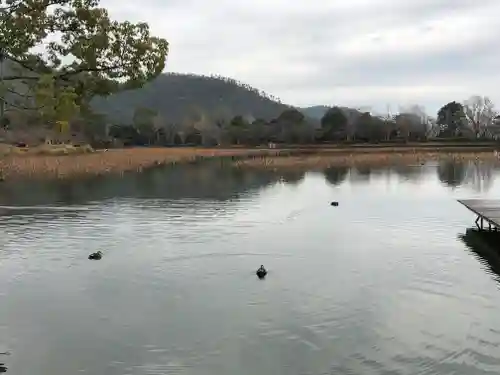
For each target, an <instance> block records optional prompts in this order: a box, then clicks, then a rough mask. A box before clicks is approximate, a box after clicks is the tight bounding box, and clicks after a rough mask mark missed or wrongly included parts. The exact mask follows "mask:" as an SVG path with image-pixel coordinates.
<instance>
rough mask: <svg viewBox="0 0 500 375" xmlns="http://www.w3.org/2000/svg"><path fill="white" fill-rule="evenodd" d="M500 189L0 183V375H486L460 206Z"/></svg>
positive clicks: (494, 327)
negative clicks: (262, 274) (95, 256)
mask: <svg viewBox="0 0 500 375" xmlns="http://www.w3.org/2000/svg"><path fill="white" fill-rule="evenodd" d="M499 175H500V170H496V169H495V168H493V167H492V166H488V165H482V164H474V163H468V164H454V163H450V162H448V163H441V164H437V163H434V164H426V165H418V166H408V167H401V166H399V167H392V168H386V169H380V168H379V169H370V168H362V169H355V168H353V169H346V168H331V169H329V170H327V171H324V172H321V171H320V172H306V173H303V172H300V171H292V172H286V173H281V172H279V171H257V170H252V171H251V170H247V171H242V170H235V169H230V168H221V167H220V166H217V165H215V164H211V163H210V164H209V163H207V164H202V165H199V166H184V167H175V168H174V167H172V168H167V169H156V170H151V171H148V172H145V173H143V174H141V175H128V176H125V177H123V178H116V177H106V178H101V179H99V180H94V181H89V182H85V183H84V182H81V183H78V184H77V183H45V184H43V183H35V182H33V183H30V184H26V183H25V184H19V185H10V184H9V185H7V184H4V185H2V187H1V189H0V204H2V206H1V207H0V214H1V215H0V353H1V352H7V354H0V363H3V365H0V372H2V371H6V373H7V374H21V375H23V374H37V375H72V374H80V373H82V374H92V375H104V374H106V375H126V374H134V375H136V374H137V375H146V374H148V375H149V374H192V375H212V374H213V375H226V374H227V375H235V374H238V375H246V374H248V375H255V374H260V375H279V374H283V375H296V374H297V375H299V374H300V375H304V374H314V375H316V374H391V375H396V374H455V375H457V374H464V375H465V374H467V375H473V374H498V373H499V372H500V350H499V347H500V314H499V311H500V288H499V281H498V280H499V279H500V276H499V274H498V273H497V272H499V271H498V270H499V269H500V268H499V264H500V260H499V259H500V257H499V258H496V256H495V254H491V253H488V252H487V251H486V252H484V251H483V250H484V249H483V250H481V248H480V247H477V246H476V245H475V244H476V242H475V241H471V240H470V238H469V239H468V237H467V236H468V235H465V234H466V231H467V229H468V228H471V227H472V226H473V224H474V219H475V217H474V215H473V214H471V213H470V212H468V211H467V209H465V208H464V207H463V206H461V205H460V204H459V203H457V202H456V199H458V198H476V197H490V198H495V197H496V198H500V182H499V181H500V180H499V179H496V177H497V176H499ZM331 201H338V202H339V206H338V207H332V206H330V202H331ZM464 235H465V236H464ZM98 250H101V251H103V253H104V256H103V258H102V260H100V261H90V260H88V259H87V256H88V255H89V254H90V253H93V252H95V251H98ZM488 254H489V255H488ZM261 264H264V265H265V266H266V268H267V269H268V270H269V274H268V276H267V277H266V279H265V280H258V279H257V277H256V276H255V270H256V269H257V268H258V267H259V266H260V265H261ZM2 366H3V367H2ZM2 368H3V370H2Z"/></svg>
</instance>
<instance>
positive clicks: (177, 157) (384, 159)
mask: <svg viewBox="0 0 500 375" xmlns="http://www.w3.org/2000/svg"><path fill="white" fill-rule="evenodd" d="M47 147H48V146H46V148H45V149H38V150H15V149H11V150H10V151H9V152H6V153H4V154H3V156H2V157H1V158H0V177H1V178H2V179H3V180H7V179H13V178H17V177H19V178H25V177H27V178H42V179H46V178H58V179H65V178H73V177H82V176H92V175H102V174H108V173H115V174H122V173H125V172H131V171H141V170H143V169H145V168H150V167H154V166H159V165H168V164H178V163H192V162H199V161H202V160H207V159H213V158H219V159H221V160H229V163H230V164H231V165H233V166H236V167H272V168H298V167H302V168H326V167H328V166H332V165H352V164H356V163H358V164H359V163H370V164H374V163H375V164H380V163H387V164H391V163H393V164H394V163H419V162H423V161H426V160H436V159H442V158H448V159H450V158H452V159H464V158H466V159H471V160H472V159H474V160H492V161H495V160H498V159H497V158H496V156H495V155H494V153H493V149H494V146H492V145H484V144H476V145H475V146H474V147H473V146H471V145H467V146H464V145H454V146H449V145H448V146H447V147H446V148H441V147H435V148H434V149H432V148H431V149H429V145H428V144H426V145H425V147H419V146H418V145H416V144H412V145H411V146H410V145H408V146H397V147H396V146H389V147H372V146H367V147H360V146H359V145H355V146H351V147H324V148H317V147H314V148H307V147H304V148H287V149H259V148H241V147H235V148H227V149H224V148H186V147H182V148H153V147H148V148H146V147H144V148H129V149H111V150H99V151H95V152H94V151H93V150H90V149H86V150H85V149H83V148H75V150H72V151H68V150H69V149H67V150H66V151H64V150H62V151H61V147H63V146H55V148H54V146H51V147H52V148H51V147H48V148H47ZM65 147H70V148H71V147H72V146H65Z"/></svg>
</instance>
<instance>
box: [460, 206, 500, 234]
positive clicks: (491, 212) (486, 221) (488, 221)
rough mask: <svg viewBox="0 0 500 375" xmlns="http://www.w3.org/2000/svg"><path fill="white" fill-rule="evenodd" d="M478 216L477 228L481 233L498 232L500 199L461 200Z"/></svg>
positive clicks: (499, 226) (499, 225)
mask: <svg viewBox="0 0 500 375" xmlns="http://www.w3.org/2000/svg"><path fill="white" fill-rule="evenodd" d="M458 202H459V203H461V204H463V205H464V206H465V207H467V208H468V209H469V210H471V211H472V212H474V213H475V214H476V215H477V218H476V221H475V223H476V226H477V229H479V230H481V231H486V230H487V231H489V232H491V231H495V232H496V231H498V230H499V228H500V199H459V200H458Z"/></svg>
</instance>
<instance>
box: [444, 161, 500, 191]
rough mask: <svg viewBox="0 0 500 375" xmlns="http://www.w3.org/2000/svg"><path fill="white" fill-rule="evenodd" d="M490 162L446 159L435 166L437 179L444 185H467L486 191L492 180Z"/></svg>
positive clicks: (491, 165)
mask: <svg viewBox="0 0 500 375" xmlns="http://www.w3.org/2000/svg"><path fill="white" fill-rule="evenodd" d="M495 169H497V167H496V166H495V165H494V164H492V163H487V162H479V161H463V160H446V161H441V162H440V163H439V164H438V167H437V175H438V178H439V181H441V183H443V184H444V185H446V186H449V187H451V188H456V187H459V186H469V187H471V188H472V189H473V190H475V191H477V192H487V191H488V190H489V189H490V188H491V186H492V185H493V182H494V178H495V176H494V173H493V172H494V170H495Z"/></svg>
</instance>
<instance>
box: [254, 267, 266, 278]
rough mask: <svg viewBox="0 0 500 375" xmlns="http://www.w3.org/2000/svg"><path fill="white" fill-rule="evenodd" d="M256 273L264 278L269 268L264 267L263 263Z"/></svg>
mask: <svg viewBox="0 0 500 375" xmlns="http://www.w3.org/2000/svg"><path fill="white" fill-rule="evenodd" d="M255 273H256V274H257V277H258V278H259V279H263V278H264V277H266V275H267V270H266V269H265V268H264V266H263V265H261V266H260V267H259V269H258V270H257V271H256V272H255Z"/></svg>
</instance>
